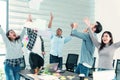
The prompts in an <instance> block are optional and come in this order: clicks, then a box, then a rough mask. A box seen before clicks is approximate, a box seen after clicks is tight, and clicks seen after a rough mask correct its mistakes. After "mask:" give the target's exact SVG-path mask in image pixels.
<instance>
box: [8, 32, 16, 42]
mask: <svg viewBox="0 0 120 80" xmlns="http://www.w3.org/2000/svg"><path fill="white" fill-rule="evenodd" d="M6 35H7V37H8V38H9V39H10V40H11V41H13V40H15V39H16V38H17V36H16V33H15V32H14V31H13V30H9V31H8V32H7V34H6Z"/></svg>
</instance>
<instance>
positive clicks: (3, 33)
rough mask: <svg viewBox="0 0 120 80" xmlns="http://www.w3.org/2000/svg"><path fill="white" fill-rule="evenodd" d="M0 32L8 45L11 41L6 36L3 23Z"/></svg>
mask: <svg viewBox="0 0 120 80" xmlns="http://www.w3.org/2000/svg"><path fill="white" fill-rule="evenodd" d="M0 34H1V35H2V38H3V41H4V42H5V44H6V45H7V44H8V43H9V39H8V38H7V36H6V34H5V32H4V31H3V29H2V28H1V25H0Z"/></svg>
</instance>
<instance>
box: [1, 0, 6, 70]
mask: <svg viewBox="0 0 120 80" xmlns="http://www.w3.org/2000/svg"><path fill="white" fill-rule="evenodd" d="M0 7H1V8H0V25H1V27H2V29H3V30H4V31H6V24H7V19H6V18H7V5H6V1H5V0H0ZM5 53H6V51H5V45H4V42H3V40H2V37H1V35H0V65H2V66H0V69H2V68H3V61H4V59H5Z"/></svg>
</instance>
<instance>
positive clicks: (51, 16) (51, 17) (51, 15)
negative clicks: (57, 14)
mask: <svg viewBox="0 0 120 80" xmlns="http://www.w3.org/2000/svg"><path fill="white" fill-rule="evenodd" d="M50 19H51V20H53V14H52V12H51V13H50Z"/></svg>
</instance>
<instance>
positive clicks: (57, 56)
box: [48, 14, 72, 69]
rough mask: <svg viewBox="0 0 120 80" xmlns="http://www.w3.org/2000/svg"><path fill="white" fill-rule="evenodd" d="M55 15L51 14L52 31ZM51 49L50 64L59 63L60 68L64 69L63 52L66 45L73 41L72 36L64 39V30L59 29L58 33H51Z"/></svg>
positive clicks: (49, 26)
mask: <svg viewBox="0 0 120 80" xmlns="http://www.w3.org/2000/svg"><path fill="white" fill-rule="evenodd" d="M52 20H53V15H52V14H51V19H50V21H49V25H48V28H49V29H50V31H51V26H52ZM50 38H51V49H50V63H59V64H58V68H59V69H62V63H63V59H62V50H63V46H64V44H65V43H67V42H68V41H70V40H71V39H72V37H71V36H68V37H63V36H62V29H61V28H58V29H57V30H56V33H55V34H54V33H52V31H51V37H50Z"/></svg>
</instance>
